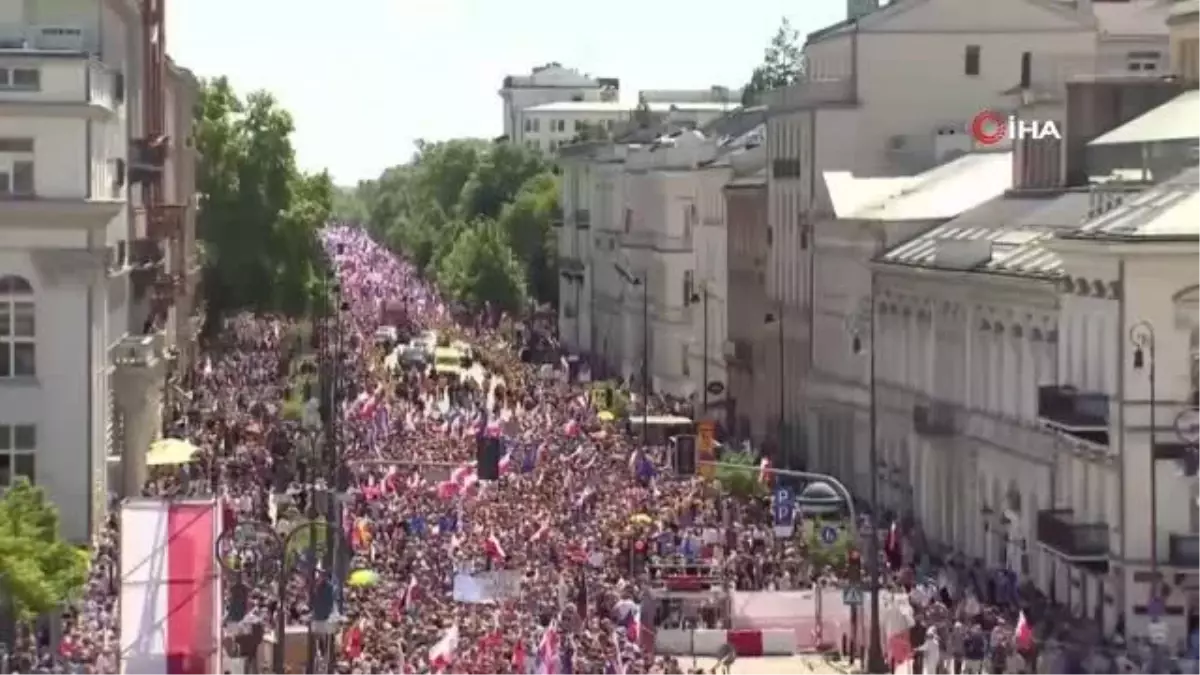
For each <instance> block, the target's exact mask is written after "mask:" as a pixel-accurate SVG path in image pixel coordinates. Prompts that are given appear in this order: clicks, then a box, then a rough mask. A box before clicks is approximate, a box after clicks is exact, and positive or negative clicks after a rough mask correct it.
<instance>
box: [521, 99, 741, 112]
mask: <svg viewBox="0 0 1200 675" xmlns="http://www.w3.org/2000/svg"><path fill="white" fill-rule="evenodd" d="M738 106H739V104H737V103H691V102H687V101H680V102H677V103H649V104H647V107H649V108H650V112H655V113H667V112H671V111H672V110H678V111H681V112H715V113H722V112H728V111H731V110H734V109H736V108H737V107H738ZM635 107H636V106H633V105H630V104H628V103H621V102H620V101H559V102H557V103H543V104H542V105H535V106H530V107H528V108H526V109H525V112H526V113H599V114H605V113H607V114H613V115H617V114H621V113H630V112H633V110H634V108H635Z"/></svg>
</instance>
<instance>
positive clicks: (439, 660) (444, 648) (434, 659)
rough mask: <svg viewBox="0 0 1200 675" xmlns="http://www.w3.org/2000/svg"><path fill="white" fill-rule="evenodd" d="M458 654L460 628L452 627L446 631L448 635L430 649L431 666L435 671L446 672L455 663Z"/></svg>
mask: <svg viewBox="0 0 1200 675" xmlns="http://www.w3.org/2000/svg"><path fill="white" fill-rule="evenodd" d="M457 653H458V626H451V627H450V630H448V631H446V634H445V635H443V636H442V639H440V640H438V641H437V644H435V645H434V646H432V647H430V648H429V665H431V666H432V667H433V669H434V670H438V671H444V670H445V669H447V668H449V667H450V665H451V664H453V663H454V658H455V655H456V654H457Z"/></svg>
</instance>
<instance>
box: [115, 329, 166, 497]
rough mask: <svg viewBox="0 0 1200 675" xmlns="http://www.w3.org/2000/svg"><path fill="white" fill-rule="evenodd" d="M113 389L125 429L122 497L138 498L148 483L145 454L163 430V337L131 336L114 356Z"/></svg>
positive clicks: (122, 457)
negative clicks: (114, 388) (114, 389)
mask: <svg viewBox="0 0 1200 675" xmlns="http://www.w3.org/2000/svg"><path fill="white" fill-rule="evenodd" d="M113 364H114V366H115V367H116V371H115V374H114V378H113V380H114V382H113V386H114V387H116V393H117V405H118V406H119V407H120V412H121V418H122V421H123V423H124V424H123V426H124V430H125V434H124V439H123V447H122V448H121V475H122V479H121V495H122V496H123V497H136V496H138V495H140V494H141V492H142V486H143V485H144V484H145V482H146V475H147V471H146V453H147V452H148V451H149V450H150V445H151V444H152V443H154V441H156V440H158V438H159V437H160V436H161V431H162V387H163V377H164V376H165V365H166V363H165V361H164V359H163V356H162V338H161V337H160V336H157V335H138V336H130V337H127V338H125V339H123V340H122V341H121V343H120V344H119V345H118V346H117V347H116V349H115V353H114V354H113Z"/></svg>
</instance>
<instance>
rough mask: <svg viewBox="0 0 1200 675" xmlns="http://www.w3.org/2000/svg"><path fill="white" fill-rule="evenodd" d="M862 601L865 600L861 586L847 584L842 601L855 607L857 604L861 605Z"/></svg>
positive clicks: (843, 590)
mask: <svg viewBox="0 0 1200 675" xmlns="http://www.w3.org/2000/svg"><path fill="white" fill-rule="evenodd" d="M862 601H863V593H862V589H861V588H859V587H858V586H847V587H846V588H844V589H842V603H843V604H845V605H847V606H849V607H855V606H858V605H861V604H862Z"/></svg>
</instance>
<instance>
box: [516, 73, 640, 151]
mask: <svg viewBox="0 0 1200 675" xmlns="http://www.w3.org/2000/svg"><path fill="white" fill-rule="evenodd" d="M498 93H499V94H500V99H501V101H503V106H504V112H503V117H504V136H505V137H506V138H508V139H509V140H510V141H515V142H517V143H524V142H525V131H526V129H525V124H524V120H523V117H522V112H523V111H524V110H525V109H526V108H531V107H534V106H538V105H544V104H547V103H561V102H567V101H573V102H585V101H587V102H592V103H596V102H600V101H616V100H617V99H619V98H620V93H621V82H620V80H618V79H617V78H615V77H591V76H588V75H584V74H583V73H580V72H579V71H578V70H575V69H573V68H566V67H564V66H563V65H562V64H560V63H548V64H546V65H544V66H538V67H536V68H534V69H533V70H532V71H530V73H529V74H528V75H509V76H507V77H505V78H504V82H503V84H502V85H501V87H500V91H499V92H498ZM539 125H540V122H539ZM538 131H539V132H541V128H540V126H539V129H538ZM547 131H549V130H547Z"/></svg>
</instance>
